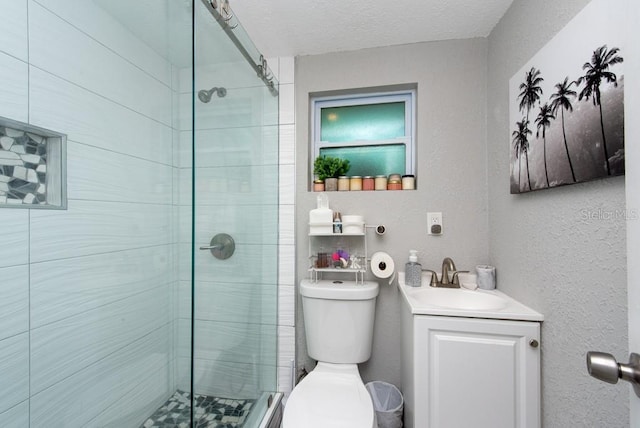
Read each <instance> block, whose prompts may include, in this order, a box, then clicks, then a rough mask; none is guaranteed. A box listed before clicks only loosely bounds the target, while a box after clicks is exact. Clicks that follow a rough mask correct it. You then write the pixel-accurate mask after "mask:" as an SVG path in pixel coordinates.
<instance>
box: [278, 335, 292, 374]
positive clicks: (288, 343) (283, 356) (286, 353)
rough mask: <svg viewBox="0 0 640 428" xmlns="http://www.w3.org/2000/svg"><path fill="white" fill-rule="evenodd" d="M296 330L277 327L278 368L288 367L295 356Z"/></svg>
mask: <svg viewBox="0 0 640 428" xmlns="http://www.w3.org/2000/svg"><path fill="white" fill-rule="evenodd" d="M295 341H296V329H295V327H289V326H284V325H281V326H278V351H279V352H278V366H281V367H284V366H288V365H289V361H291V360H292V359H294V358H295V355H296V346H295Z"/></svg>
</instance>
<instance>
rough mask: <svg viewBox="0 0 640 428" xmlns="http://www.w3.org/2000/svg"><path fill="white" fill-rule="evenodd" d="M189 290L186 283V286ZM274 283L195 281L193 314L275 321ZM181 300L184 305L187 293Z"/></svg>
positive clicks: (223, 319)
mask: <svg viewBox="0 0 640 428" xmlns="http://www.w3.org/2000/svg"><path fill="white" fill-rule="evenodd" d="M189 291H190V287H189ZM277 293H278V290H277V287H276V286H275V284H259V283H256V284H247V283H237V282H236V283H229V282H224V281H221V282H202V281H198V282H196V295H195V302H196V318H197V319H198V320H204V321H219V322H228V323H237V324H242V323H246V324H270V325H275V324H276V320H277V317H276V311H277V308H278V301H277V300H276V299H277ZM183 296H184V297H186V298H188V301H187V302H184V303H183V307H184V308H185V309H186V308H188V307H189V301H190V300H191V299H190V298H191V295H190V293H184V295H183Z"/></svg>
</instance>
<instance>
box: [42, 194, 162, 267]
mask: <svg viewBox="0 0 640 428" xmlns="http://www.w3.org/2000/svg"><path fill="white" fill-rule="evenodd" d="M171 210H172V208H171V206H170V205H152V204H130V203H120V202H95V201H77V200H70V201H69V206H68V210H67V211H46V212H45V211H43V210H40V211H38V212H35V211H33V212H32V213H31V235H30V236H31V262H42V261H46V260H57V259H63V258H68V257H80V256H85V255H90V254H97V253H103V252H109V251H120V250H127V249H132V248H140V247H146V246H152V245H163V244H169V243H170V242H169V241H170V233H169V232H170V226H169V221H170V219H171Z"/></svg>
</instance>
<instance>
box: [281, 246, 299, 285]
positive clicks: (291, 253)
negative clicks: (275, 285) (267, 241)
mask: <svg viewBox="0 0 640 428" xmlns="http://www.w3.org/2000/svg"><path fill="white" fill-rule="evenodd" d="M295 248H296V247H295V245H279V246H278V281H279V282H280V284H281V285H283V284H284V285H295V265H296V250H295Z"/></svg>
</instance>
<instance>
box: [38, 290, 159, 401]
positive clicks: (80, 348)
mask: <svg viewBox="0 0 640 428" xmlns="http://www.w3.org/2000/svg"><path fill="white" fill-rule="evenodd" d="M167 289H168V287H167V286H161V287H157V288H155V289H153V290H149V291H145V292H142V293H139V294H136V295H134V296H132V297H130V298H127V299H124V300H120V301H117V302H114V303H111V304H108V305H105V306H100V307H98V308H96V309H94V310H90V311H87V312H83V313H82V314H79V315H76V316H73V317H69V318H65V319H63V320H61V321H57V322H54V323H51V324H47V325H45V326H42V327H39V328H36V329H33V330H32V331H31V393H32V394H35V393H38V392H40V391H43V390H44V389H45V388H48V387H50V386H52V385H54V384H56V383H58V382H60V381H62V380H64V379H66V378H68V377H69V376H72V375H73V374H74V373H76V372H77V371H78V370H79V369H80V368H83V367H88V366H89V365H91V364H93V363H95V362H97V361H100V360H101V359H103V358H105V357H107V356H108V355H110V354H112V353H114V352H116V353H117V351H118V350H119V349H121V348H123V347H125V346H127V345H130V344H132V343H135V342H136V341H139V339H140V338H142V337H144V336H145V335H147V334H149V333H150V332H152V331H154V330H156V329H158V328H160V327H161V326H163V325H165V324H169V323H170V321H171V320H170V319H169V309H170V307H169V297H168V292H167ZM32 407H33V405H32Z"/></svg>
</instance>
